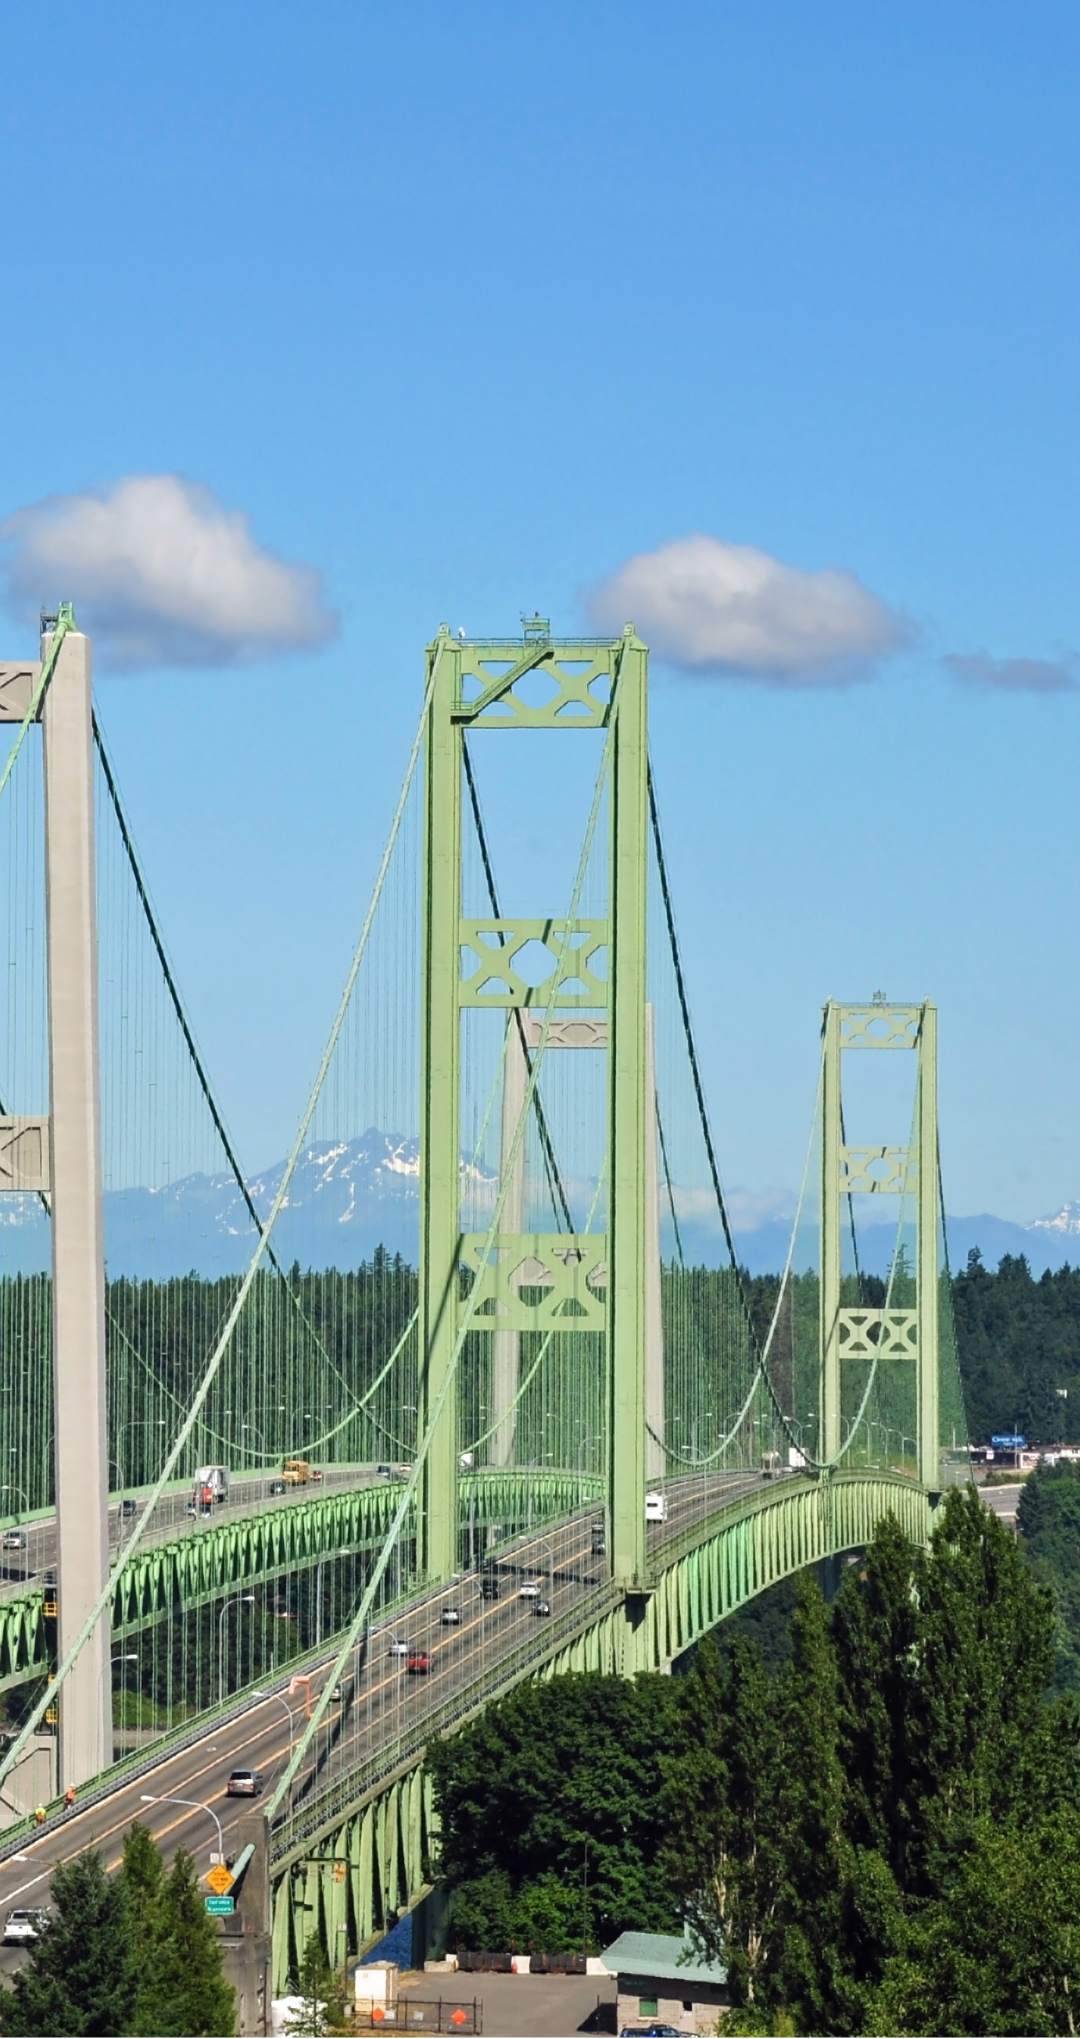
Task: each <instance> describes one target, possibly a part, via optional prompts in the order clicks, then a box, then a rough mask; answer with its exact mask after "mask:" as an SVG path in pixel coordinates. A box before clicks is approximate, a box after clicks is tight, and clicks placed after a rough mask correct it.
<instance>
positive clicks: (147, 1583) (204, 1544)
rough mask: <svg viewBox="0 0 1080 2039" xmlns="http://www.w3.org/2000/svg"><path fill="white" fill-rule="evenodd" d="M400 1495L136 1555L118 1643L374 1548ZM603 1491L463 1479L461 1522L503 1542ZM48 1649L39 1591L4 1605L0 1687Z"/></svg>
mask: <svg viewBox="0 0 1080 2039" xmlns="http://www.w3.org/2000/svg"><path fill="white" fill-rule="evenodd" d="M400 1491H401V1490H400V1487H399V1486H398V1485H397V1484H396V1483H393V1484H391V1483H387V1484H385V1485H384V1484H383V1483H381V1482H380V1483H379V1484H378V1485H371V1486H365V1487H354V1488H352V1489H347V1490H344V1491H339V1492H337V1493H333V1494H324V1495H320V1496H319V1497H318V1498H316V1499H312V1500H310V1501H300V1502H297V1501H294V1502H291V1503H290V1504H289V1505H288V1506H282V1507H280V1508H268V1509H266V1510H265V1511H264V1512H263V1513H262V1514H259V1515H247V1516H242V1517H240V1518H238V1519H237V1520H235V1521H231V1522H223V1523H211V1524H208V1525H207V1526H206V1528H205V1529H199V1530H192V1531H191V1532H190V1533H189V1534H188V1535H187V1536H183V1537H177V1538H176V1539H174V1540H173V1541H172V1542H169V1543H161V1544H151V1545H149V1546H148V1547H147V1548H146V1549H144V1550H140V1551H137V1552H136V1553H135V1556H134V1557H133V1559H132V1561H131V1563H130V1565H129V1566H128V1567H127V1568H126V1569H125V1571H124V1572H122V1573H121V1576H120V1578H119V1580H118V1582H117V1585H116V1590H115V1593H114V1596H113V1611H112V1633H113V1635H114V1637H116V1638H117V1639H121V1638H126V1637H128V1636H132V1635H137V1634H138V1632H139V1631H140V1630H141V1629H144V1628H148V1627H150V1626H151V1625H152V1624H153V1623H154V1622H155V1621H161V1620H163V1619H164V1618H165V1617H166V1616H167V1615H169V1614H172V1613H174V1612H175V1611H176V1610H177V1609H178V1608H179V1609H181V1610H185V1611H186V1610H190V1609H191V1608H194V1607H200V1606H203V1605H205V1604H206V1603H207V1602H210V1601H214V1600H218V1599H220V1598H222V1597H223V1595H225V1594H227V1593H229V1592H232V1591H234V1590H241V1589H243V1590H247V1589H248V1588H250V1587H251V1586H257V1585H259V1584H261V1583H264V1582H266V1581H268V1580H271V1579H274V1578H277V1577H279V1576H280V1575H281V1574H282V1573H284V1572H288V1571H292V1570H302V1569H303V1568H304V1566H305V1565H315V1564H317V1563H318V1562H319V1560H320V1559H321V1558H325V1557H332V1556H333V1554H334V1552H335V1551H355V1550H363V1549H377V1548H378V1547H379V1546H380V1545H381V1543H382V1541H383V1539H384V1537H385V1536H386V1533H387V1530H388V1529H389V1526H390V1519H391V1517H392V1515H393V1512H394V1509H395V1507H396V1505H397V1502H398V1498H399V1495H400ZM599 1495H600V1483H599V1481H598V1480H597V1479H596V1478H595V1477H594V1476H592V1475H589V1474H584V1475H583V1474H581V1473H579V1472H576V1471H572V1470H569V1469H566V1470H560V1469H555V1470H554V1471H541V1470H539V1469H530V1470H529V1471H527V1472H515V1471H514V1470H512V1469H508V1468H499V1469H496V1470H493V1471H491V1472H488V1471H486V1470H485V1471H480V1472H477V1473H467V1474H465V1475H463V1477H462V1479H461V1482H460V1486H459V1489H458V1508H459V1514H460V1525H461V1527H462V1528H467V1527H468V1526H469V1525H470V1524H472V1526H473V1527H474V1528H476V1529H477V1530H484V1531H487V1530H500V1529H501V1531H502V1533H503V1535H504V1536H511V1535H514V1534H516V1533H517V1532H518V1531H520V1530H523V1529H529V1528H531V1527H533V1525H534V1524H538V1523H543V1522H548V1521H557V1520H558V1519H559V1518H560V1517H561V1516H564V1515H568V1514H570V1513H572V1512H573V1510H574V1509H575V1508H578V1507H580V1506H582V1504H583V1503H584V1502H586V1501H590V1500H596V1499H598V1498H599ZM405 1533H406V1535H407V1536H411V1535H414V1534H415V1527H414V1526H413V1525H407V1527H406V1532H405ZM52 1640H53V1641H55V1638H52ZM49 1649H50V1634H49V1625H48V1623H47V1621H46V1619H45V1616H44V1613H43V1595H42V1593H41V1592H34V1593H21V1594H18V1595H17V1596H15V1597H13V1598H12V1599H10V1600H4V1601H0V1691H2V1690H3V1689H4V1688H5V1687H7V1686H10V1685H18V1684H23V1683H25V1682H26V1680H27V1679H29V1678H34V1677H40V1675H41V1674H42V1672H44V1671H47V1670H49V1669H51V1668H52V1660H51V1658H50V1655H49Z"/></svg>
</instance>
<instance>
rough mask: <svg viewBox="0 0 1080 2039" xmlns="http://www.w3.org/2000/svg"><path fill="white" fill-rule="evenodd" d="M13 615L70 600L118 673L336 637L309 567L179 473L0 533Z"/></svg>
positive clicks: (243, 656) (242, 656)
mask: <svg viewBox="0 0 1080 2039" xmlns="http://www.w3.org/2000/svg"><path fill="white" fill-rule="evenodd" d="M0 545H2V546H3V547H4V548H5V556H4V558H3V562H2V565H0V575H2V580H3V586H4V592H5V595H6V597H7V599H8V601H9V602H10V603H11V604H12V606H14V607H15V608H28V607H29V608H32V609H33V610H34V611H36V610H37V609H38V608H39V607H41V606H44V607H46V608H50V609H51V608H55V606H56V604H57V603H58V602H61V601H72V602H74V604H75V614H76V618H77V621H78V622H79V623H80V625H81V626H82V627H83V628H84V629H86V630H88V631H90V632H91V633H92V635H93V637H94V640H95V649H97V648H98V647H100V648H101V649H102V650H103V651H104V652H105V654H106V656H107V658H108V660H109V662H110V663H111V664H113V665H120V666H149V665H155V666H161V665H224V664H231V663H235V662H236V661H239V660H249V659H252V658H258V657H265V656H267V655H268V654H273V653H277V652H287V651H297V650H303V649H306V648H310V647H312V646H314V645H319V644H324V643H325V642H326V641H327V639H328V638H330V637H333V636H334V635H335V634H336V631H337V627H338V626H337V618H336V616H335V615H334V613H333V611H332V610H330V609H328V608H327V606H326V601H325V597H324V594H323V588H322V580H321V576H320V575H319V574H318V573H317V572H316V571H315V569H314V568H313V567H310V566H303V565H296V564H293V563H291V562H289V561H287V560H283V559H277V558H275V556H274V554H273V553H271V552H267V551H266V549H265V548H264V547H263V546H261V545H259V544H258V542H257V540H256V539H255V538H253V536H252V533H251V527H250V525H249V523H248V520H247V518H246V517H245V516H244V514H243V512H242V511H240V510H227V509H225V508H224V507H223V505H222V504H221V503H219V502H218V500H217V497H216V496H215V495H214V494H213V493H212V491H211V490H210V489H208V488H204V487H202V486H200V485H199V484H197V483H194V482H189V481H185V480H184V479H183V478H182V476H180V475H177V474H129V475H125V476H123V478H122V479H121V480H120V481H118V482H116V483H115V484H114V485H113V487H112V488H111V489H110V490H109V491H108V492H107V493H105V494H101V495H71V496H48V497H46V499H45V500H44V502H40V503H31V504H29V505H27V507H26V508H24V509H21V510H16V511H15V512H14V514H13V515H11V516H9V517H7V518H6V519H5V520H4V522H3V523H0Z"/></svg>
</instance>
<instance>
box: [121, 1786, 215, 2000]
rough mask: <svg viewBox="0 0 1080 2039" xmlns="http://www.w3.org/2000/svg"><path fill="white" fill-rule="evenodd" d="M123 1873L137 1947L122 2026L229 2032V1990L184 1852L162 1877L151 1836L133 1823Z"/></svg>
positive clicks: (180, 1851)
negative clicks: (132, 1994)
mask: <svg viewBox="0 0 1080 2039" xmlns="http://www.w3.org/2000/svg"><path fill="white" fill-rule="evenodd" d="M155 1865H156V1867H155ZM123 1875H124V1878H125V1880H126V1882H127V1884H128V1892H129V1898H128V1902H129V1911H130V1916H131V1919H132V1924H133V1926H136V1924H137V1925H138V1928H139V1930H138V1932H137V1934H136V1947H137V1948H139V1949H140V1951H141V1960H140V1968H139V1974H140V1981H139V1992H138V1997H137V1999H136V2004H135V2012H134V2016H133V2018H132V2022H131V2024H130V2025H129V2026H128V2028H127V2029H128V2031H129V2032H130V2033H133V2034H143V2035H147V2039H169V2035H172V2034H180V2035H191V2039H202V2035H214V2039H216V2035H220V2034H227V2033H230V2032H233V2031H235V2029H236V1992H235V1990H233V1989H232V1988H231V1987H230V1986H229V1984H228V1983H227V1982H226V1981H225V1977H224V1974H223V1972H222V1948H221V1941H220V1938H219V1936H218V1933H217V1930H216V1928H215V1926H214V1924H213V1921H212V1920H211V1919H210V1918H209V1916H208V1914H207V1911H206V1907H205V1905H204V1904H203V1901H202V1896H201V1893H200V1891H199V1887H198V1881H197V1878H196V1874H195V1864H194V1862H193V1861H192V1858H191V1856H190V1855H189V1854H188V1853H187V1850H186V1849H184V1848H180V1849H178V1850H177V1853H176V1857H175V1860H174V1862H173V1866H172V1869H171V1870H170V1872H169V1874H168V1876H166V1875H165V1873H164V1870H163V1868H162V1863H161V1857H160V1855H159V1854H158V1851H157V1849H156V1847H155V1846H154V1842H153V1840H152V1838H151V1836H150V1835H149V1834H148V1833H147V1831H146V1829H145V1827H139V1826H138V1825H136V1826H134V1827H132V1828H131V1829H130V1830H129V1833H128V1835H127V1838H126V1840H125V1843H124V1869H123Z"/></svg>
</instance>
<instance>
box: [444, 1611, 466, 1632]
mask: <svg viewBox="0 0 1080 2039" xmlns="http://www.w3.org/2000/svg"><path fill="white" fill-rule="evenodd" d="M460 1620H461V1609H460V1608H459V1607H444V1608H443V1611H442V1624H443V1627H444V1628H456V1627H457V1625H458V1622H459V1621H460Z"/></svg>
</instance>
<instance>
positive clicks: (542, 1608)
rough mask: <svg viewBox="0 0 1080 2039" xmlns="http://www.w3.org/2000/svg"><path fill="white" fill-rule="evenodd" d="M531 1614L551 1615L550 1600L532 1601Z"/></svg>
mask: <svg viewBox="0 0 1080 2039" xmlns="http://www.w3.org/2000/svg"><path fill="white" fill-rule="evenodd" d="M533 1613H534V1614H550V1613H551V1602H550V1600H534V1601H533Z"/></svg>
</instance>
